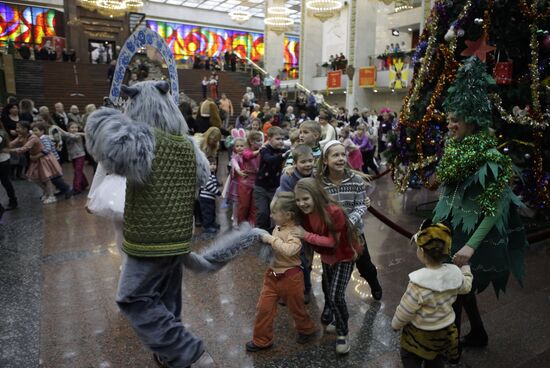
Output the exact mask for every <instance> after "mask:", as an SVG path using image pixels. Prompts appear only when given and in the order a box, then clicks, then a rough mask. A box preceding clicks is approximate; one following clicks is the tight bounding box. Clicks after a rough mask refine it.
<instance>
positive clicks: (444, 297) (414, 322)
mask: <svg viewBox="0 0 550 368" xmlns="http://www.w3.org/2000/svg"><path fill="white" fill-rule="evenodd" d="M413 241H414V242H415V243H416V246H417V252H416V255H417V257H418V259H419V260H420V261H421V262H422V263H424V265H425V266H426V267H424V268H421V269H419V270H417V271H414V272H412V273H410V274H409V280H410V281H409V285H408V286H407V291H406V292H405V294H404V295H403V297H402V298H401V303H400V304H399V306H398V307H397V309H396V311H395V315H394V316H393V320H392V328H393V329H394V330H400V329H403V332H402V334H401V360H402V362H403V366H404V367H405V368H409V367H411V368H412V367H421V366H422V363H423V362H424V361H425V362H426V365H425V366H426V367H443V364H444V363H443V360H444V358H446V359H447V360H448V361H449V362H451V363H456V362H458V359H459V357H460V355H459V350H458V331H457V328H456V326H455V324H454V320H455V313H454V311H453V306H452V305H453V303H454V302H455V300H456V296H457V294H467V293H468V292H470V290H471V288H472V279H473V277H472V273H471V271H470V266H468V265H466V266H463V267H461V268H458V267H457V266H455V265H454V264H448V263H443V262H445V261H446V260H447V259H449V252H450V249H451V231H450V230H449V228H448V227H447V226H445V225H443V224H441V223H437V224H431V222H428V223H426V221H425V222H424V223H423V224H422V226H421V227H420V231H419V232H418V233H416V234H415V236H414V237H413Z"/></svg>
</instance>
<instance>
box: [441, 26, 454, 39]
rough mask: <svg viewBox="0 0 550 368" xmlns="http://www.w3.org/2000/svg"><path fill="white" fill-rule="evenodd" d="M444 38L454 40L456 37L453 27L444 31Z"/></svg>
mask: <svg viewBox="0 0 550 368" xmlns="http://www.w3.org/2000/svg"><path fill="white" fill-rule="evenodd" d="M444 38H445V41H446V42H451V41H452V40H454V39H455V38H456V33H455V29H454V28H453V27H451V28H449V30H448V31H447V33H445V37H444Z"/></svg>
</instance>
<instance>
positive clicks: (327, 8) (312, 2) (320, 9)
mask: <svg viewBox="0 0 550 368" xmlns="http://www.w3.org/2000/svg"><path fill="white" fill-rule="evenodd" d="M342 7H343V4H342V3H341V2H340V0H307V1H306V8H307V9H308V10H309V11H310V13H311V14H312V15H313V16H314V17H315V18H318V19H319V20H320V21H321V22H324V21H326V20H327V19H329V18H332V17H334V16H335V15H337V14H338V12H339V11H340V10H341V9H342Z"/></svg>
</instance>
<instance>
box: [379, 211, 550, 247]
mask: <svg viewBox="0 0 550 368" xmlns="http://www.w3.org/2000/svg"><path fill="white" fill-rule="evenodd" d="M369 212H370V213H372V214H373V215H374V217H376V218H377V219H378V220H380V221H381V222H382V223H384V224H385V225H387V226H388V227H389V228H391V229H393V230H395V231H396V232H398V233H399V234H401V235H403V236H404V237H406V238H407V239H410V238H411V237H412V236H413V233H411V232H410V231H408V230H407V229H404V228H402V227H401V226H399V225H398V224H396V223H395V222H393V221H392V220H390V219H389V218H388V217H386V216H385V215H383V214H382V213H380V212H379V211H378V210H377V209H376V208H374V207H372V206H371V207H369ZM547 239H550V228H547V229H542V230H539V231H537V232H536V233H533V234H529V235H528V236H527V241H528V242H529V244H533V243H538V242H540V241H543V240H547Z"/></svg>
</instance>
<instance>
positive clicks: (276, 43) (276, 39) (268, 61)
mask: <svg viewBox="0 0 550 368" xmlns="http://www.w3.org/2000/svg"><path fill="white" fill-rule="evenodd" d="M284 5H285V2H284V0H267V1H266V4H265V7H266V8H265V14H266V17H267V16H268V12H267V9H268V8H269V7H271V6H284ZM284 43H285V34H284V33H281V34H277V33H276V32H273V31H272V30H270V27H269V26H268V25H267V24H266V25H265V28H264V66H265V68H264V69H265V70H267V72H268V73H269V74H271V75H272V76H273V77H275V76H277V74H279V73H280V71H281V70H282V69H283V64H284V62H285V59H284V47H285V44H284Z"/></svg>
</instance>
